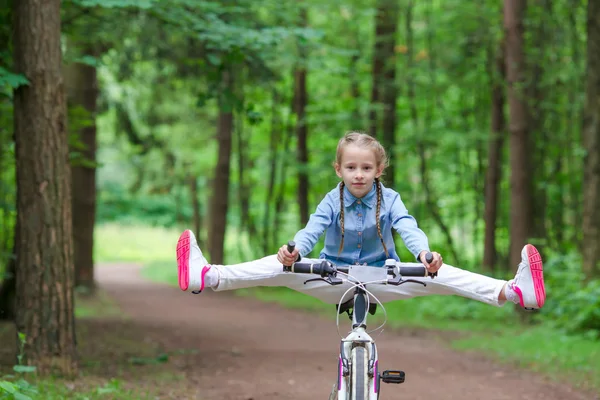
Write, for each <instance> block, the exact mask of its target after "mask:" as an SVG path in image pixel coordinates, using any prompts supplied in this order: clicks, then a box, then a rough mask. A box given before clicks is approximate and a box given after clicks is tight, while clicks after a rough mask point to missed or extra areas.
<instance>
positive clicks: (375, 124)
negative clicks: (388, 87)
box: [369, 0, 385, 137]
mask: <svg viewBox="0 0 600 400" xmlns="http://www.w3.org/2000/svg"><path fill="white" fill-rule="evenodd" d="M384 13H385V7H384V6H383V4H382V1H380V0H378V1H377V9H376V14H375V43H374V46H373V70H372V71H371V75H372V83H371V105H370V107H369V134H370V135H371V136H373V137H377V131H378V130H379V101H380V100H381V98H380V96H381V94H380V92H379V90H380V88H381V81H382V80H383V63H384V59H383V57H382V55H381V53H382V48H383V39H382V36H383V30H384V29H385V28H384V24H383V23H382V22H383V20H384V18H385V16H384Z"/></svg>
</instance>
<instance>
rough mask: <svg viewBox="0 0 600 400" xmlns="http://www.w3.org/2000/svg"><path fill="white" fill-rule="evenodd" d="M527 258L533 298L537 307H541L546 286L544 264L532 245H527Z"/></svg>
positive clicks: (544, 299) (544, 297)
mask: <svg viewBox="0 0 600 400" xmlns="http://www.w3.org/2000/svg"><path fill="white" fill-rule="evenodd" d="M527 258H528V259H529V270H530V271H531V278H532V280H533V289H534V290H535V299H536V302H537V305H538V308H542V306H543V305H544V302H545V301H546V287H545V286H544V266H543V264H542V256H540V253H539V252H538V250H537V249H536V248H535V246H533V245H527Z"/></svg>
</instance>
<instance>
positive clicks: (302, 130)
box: [294, 7, 309, 225]
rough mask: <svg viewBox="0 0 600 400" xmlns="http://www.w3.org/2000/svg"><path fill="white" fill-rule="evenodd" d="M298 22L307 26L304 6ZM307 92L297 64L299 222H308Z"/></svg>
mask: <svg viewBox="0 0 600 400" xmlns="http://www.w3.org/2000/svg"><path fill="white" fill-rule="evenodd" d="M300 24H301V26H303V27H306V26H308V15H307V11H306V7H302V9H301V11H300ZM299 56H300V57H299V58H300V60H301V61H300V62H301V63H305V62H306V60H307V54H306V47H305V46H303V45H300V46H299ZM307 103H308V93H307V91H306V65H305V64H303V65H298V66H297V67H296V69H295V70H294V113H295V114H296V138H297V142H296V154H297V160H298V168H299V172H298V192H297V198H298V206H299V207H300V224H301V225H306V223H307V222H308V216H309V210H308V189H309V181H308V171H307V168H308V144H307V140H308V124H307V121H306V105H307Z"/></svg>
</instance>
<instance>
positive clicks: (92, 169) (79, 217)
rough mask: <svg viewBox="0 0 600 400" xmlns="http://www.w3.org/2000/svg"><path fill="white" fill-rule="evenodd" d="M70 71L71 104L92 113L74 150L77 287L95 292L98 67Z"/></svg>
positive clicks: (78, 66)
mask: <svg viewBox="0 0 600 400" xmlns="http://www.w3.org/2000/svg"><path fill="white" fill-rule="evenodd" d="M89 50H90V49H88V52H89ZM92 54H93V51H92ZM67 68H68V69H67V71H66V72H67V81H66V84H67V94H68V96H67V97H68V99H69V102H70V104H72V105H74V106H81V107H83V108H84V109H85V110H86V111H87V112H88V113H89V123H86V126H84V127H82V128H81V129H79V132H77V134H78V139H79V140H78V141H79V142H80V144H81V145H82V148H76V149H73V150H74V151H76V152H78V153H79V154H80V157H77V158H76V159H75V160H73V162H72V166H71V174H72V186H71V193H72V196H73V200H72V213H73V250H74V252H73V260H74V264H75V285H76V286H82V287H85V288H86V289H88V290H90V291H93V289H94V225H95V220H96V148H97V147H96V100H97V98H98V79H97V75H96V68H95V67H92V66H89V65H86V64H82V63H74V64H72V65H70V66H69V67H67Z"/></svg>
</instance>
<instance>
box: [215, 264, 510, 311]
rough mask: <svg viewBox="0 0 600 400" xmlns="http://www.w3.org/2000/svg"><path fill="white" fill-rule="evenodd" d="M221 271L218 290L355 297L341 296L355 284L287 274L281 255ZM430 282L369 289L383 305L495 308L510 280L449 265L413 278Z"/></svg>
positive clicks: (338, 298)
mask: <svg viewBox="0 0 600 400" xmlns="http://www.w3.org/2000/svg"><path fill="white" fill-rule="evenodd" d="M321 261H322V260H317V259H306V258H303V259H302V262H314V263H319V262H321ZM213 267H214V268H216V269H217V271H218V272H219V285H218V286H217V287H216V288H215V289H214V290H216V291H221V290H234V289H243V288H250V287H256V286H285V287H288V288H290V289H293V290H295V291H298V292H300V293H304V294H307V295H309V296H312V297H315V298H317V299H319V300H321V301H324V302H326V303H329V304H337V303H339V302H340V301H346V300H348V299H350V298H351V297H352V291H349V292H348V293H347V295H346V296H345V298H344V299H341V296H342V295H343V294H344V292H346V291H347V290H348V288H350V286H351V284H350V283H347V282H344V283H343V284H341V285H336V286H331V285H329V284H328V283H326V282H323V281H317V282H309V283H307V284H305V283H304V282H305V281H306V280H308V279H311V278H317V276H316V275H312V276H311V275H307V274H295V273H290V272H283V268H282V265H281V263H280V262H279V261H277V256H275V255H272V256H267V257H264V258H261V259H258V260H254V261H249V262H245V263H241V264H235V265H213ZM411 279H417V280H420V281H423V282H426V283H427V286H423V285H420V284H416V283H405V284H402V285H400V286H393V285H382V284H372V285H368V286H367V289H368V290H369V291H370V292H371V293H373V295H375V296H376V297H377V298H378V299H379V301H381V302H382V303H384V302H389V301H393V300H400V299H408V298H411V297H417V296H428V295H458V296H462V297H467V298H470V299H473V300H477V301H481V302H483V303H487V304H490V305H494V306H502V305H503V304H504V303H505V302H504V301H499V300H498V296H499V295H500V291H501V290H502V288H503V287H504V284H505V283H506V281H503V280H500V279H494V278H490V277H488V276H485V275H480V274H476V273H473V272H469V271H465V270H462V269H460V268H456V267H453V266H451V265H448V264H444V265H442V267H441V268H440V269H439V271H438V276H437V277H436V278H435V279H431V278H411Z"/></svg>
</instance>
